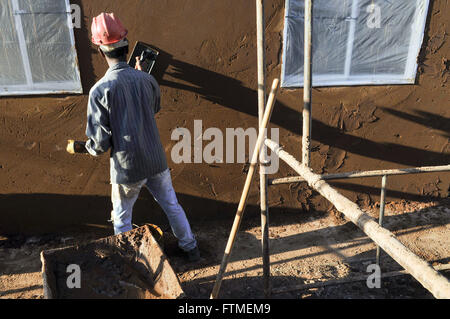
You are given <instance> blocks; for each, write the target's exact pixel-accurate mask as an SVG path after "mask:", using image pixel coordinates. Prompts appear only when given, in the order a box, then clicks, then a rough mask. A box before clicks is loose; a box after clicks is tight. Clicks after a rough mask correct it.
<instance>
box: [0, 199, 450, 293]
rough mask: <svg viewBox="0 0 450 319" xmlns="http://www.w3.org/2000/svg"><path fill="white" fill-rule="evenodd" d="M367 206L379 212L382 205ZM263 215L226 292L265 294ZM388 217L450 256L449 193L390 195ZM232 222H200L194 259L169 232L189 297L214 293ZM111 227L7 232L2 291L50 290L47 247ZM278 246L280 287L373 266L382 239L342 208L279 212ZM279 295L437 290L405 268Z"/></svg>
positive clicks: (274, 268)
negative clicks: (44, 259)
mask: <svg viewBox="0 0 450 319" xmlns="http://www.w3.org/2000/svg"><path fill="white" fill-rule="evenodd" d="M366 211H367V212H368V213H369V214H370V215H371V216H372V217H374V218H377V215H378V207H377V205H374V206H372V207H368V208H367V209H366ZM258 222H259V220H258V219H256V218H254V217H251V218H247V219H245V218H244V222H243V224H242V227H241V231H240V232H239V235H238V239H237V241H236V244H235V247H234V250H233V254H232V257H231V261H230V264H229V266H228V268H227V272H226V276H225V278H224V281H223V284H222V288H221V294H220V297H221V298H244V299H248V298H263V297H264V295H263V289H262V278H261V275H262V261H261V258H260V250H261V248H260V238H261V231H260V228H259V226H258ZM384 225H385V227H386V228H388V229H389V230H391V231H393V232H394V233H395V234H396V235H397V236H398V238H399V239H400V240H401V241H402V242H403V243H404V244H405V245H406V246H407V247H409V248H410V249H411V250H412V251H413V252H414V253H416V254H417V255H419V256H420V257H422V258H424V259H425V260H427V261H429V262H431V263H432V264H433V265H435V266H436V265H438V264H447V263H448V262H449V260H450V245H449V238H450V237H449V235H450V201H449V200H448V199H447V200H442V201H431V202H410V201H402V202H396V203H388V204H387V207H386V217H385V224H384ZM162 227H163V228H164V227H167V225H166V226H164V225H163V226H162ZM230 228H231V224H228V223H223V224H217V223H215V224H214V225H213V224H207V223H204V224H194V225H193V229H194V232H195V233H196V236H197V239H198V242H199V247H200V250H201V253H202V259H201V260H200V261H199V262H197V263H188V262H187V261H186V259H185V258H184V256H182V254H181V253H180V251H179V250H178V248H177V244H176V240H175V238H174V237H173V236H172V235H171V233H170V232H169V231H167V232H165V233H164V236H163V247H164V251H165V253H166V255H167V257H168V259H169V262H170V264H171V265H172V267H173V268H174V270H175V272H176V273H177V275H178V278H179V280H180V282H181V285H182V288H183V289H184V291H185V293H186V295H187V296H188V298H208V297H209V294H210V292H211V289H212V286H213V283H214V280H215V277H216V274H217V271H218V268H219V264H220V261H221V259H222V256H223V251H224V247H225V243H226V240H227V239H228V235H229V231H230ZM110 232H111V229H106V228H105V229H103V230H98V231H97V232H95V233H94V232H83V231H79V230H78V231H73V232H71V233H65V234H52V235H43V236H38V237H19V236H16V237H14V236H13V237H9V238H6V237H2V238H0V298H25V299H28V298H29V299H41V298H43V290H42V278H41V274H40V271H41V262H40V259H39V254H40V252H41V251H42V250H45V249H49V248H56V247H64V246H68V245H74V244H82V243H87V242H89V241H91V240H94V239H97V238H100V237H104V236H107V235H110V234H111V233H110ZM270 248H271V275H272V287H273V288H274V290H278V289H283V288H289V287H292V286H294V285H297V284H304V283H313V282H318V281H327V280H332V279H338V278H347V277H353V276H356V275H361V274H367V273H366V270H367V266H368V265H369V264H373V263H374V260H375V248H376V246H375V244H374V243H373V242H372V241H371V240H369V239H368V238H367V237H366V236H365V235H364V233H362V232H361V231H360V230H359V229H358V228H357V227H356V226H354V225H353V224H352V223H351V222H348V221H346V220H345V219H344V218H343V217H342V216H341V215H340V214H338V213H333V212H330V213H329V214H318V213H315V212H310V213H301V212H300V213H297V214H286V215H285V216H279V215H276V216H273V218H271V228H270ZM381 266H382V271H383V272H388V271H394V270H400V269H401V268H400V266H399V265H398V264H397V263H396V262H395V261H393V260H392V259H391V258H390V257H389V256H387V255H386V254H383V255H382V259H381ZM444 273H445V272H444ZM446 276H447V277H448V273H446ZM272 298H286V299H300V298H325V299H326V298H432V295H431V294H430V293H429V292H428V291H427V290H425V289H424V288H423V287H422V286H421V285H420V284H419V283H418V282H417V281H415V280H414V279H413V278H412V277H410V276H400V277H393V278H386V279H383V280H382V285H381V288H379V289H369V288H368V287H367V285H366V282H355V283H347V284H342V285H337V286H328V287H323V288H314V289H309V290H302V291H298V290H297V291H293V292H285V293H277V294H274V295H272Z"/></svg>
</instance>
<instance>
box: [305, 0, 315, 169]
mask: <svg viewBox="0 0 450 319" xmlns="http://www.w3.org/2000/svg"><path fill="white" fill-rule="evenodd" d="M312 12H313V3H312V0H305V36H304V43H305V53H304V56H305V60H304V63H303V69H304V75H303V136H302V159H303V164H304V165H305V166H308V167H309V166H310V164H311V123H312V117H311V97H312V94H311V90H312V28H313V23H312Z"/></svg>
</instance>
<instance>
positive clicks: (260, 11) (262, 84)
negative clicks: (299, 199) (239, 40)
mask: <svg viewBox="0 0 450 319" xmlns="http://www.w3.org/2000/svg"><path fill="white" fill-rule="evenodd" d="M256 25H257V28H256V29H257V47H258V118H259V127H260V128H261V124H262V120H263V116H264V107H265V105H266V72H265V69H266V67H265V66H266V59H265V36H264V30H265V23H264V0H256ZM266 135H267V134H265V136H264V138H266V137H267V136H266ZM266 164H267V147H266V146H265V145H263V150H262V151H261V158H260V165H259V189H260V208H261V249H262V261H263V287H264V296H265V297H266V298H269V297H270V292H271V287H270V253H269V207H268V205H267V195H268V194H267V188H268V179H267V174H266V171H265V165H266Z"/></svg>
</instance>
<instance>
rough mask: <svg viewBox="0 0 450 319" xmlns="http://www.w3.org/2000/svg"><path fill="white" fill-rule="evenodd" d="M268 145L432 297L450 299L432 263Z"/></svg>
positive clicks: (448, 289) (268, 142)
mask: <svg viewBox="0 0 450 319" xmlns="http://www.w3.org/2000/svg"><path fill="white" fill-rule="evenodd" d="M265 143H266V145H267V147H269V148H270V149H271V150H272V152H274V153H275V154H277V155H278V156H279V158H280V159H282V160H283V161H285V162H286V163H287V164H288V165H289V166H290V167H292V168H293V169H294V170H295V171H296V172H297V173H298V174H299V175H300V176H302V177H303V178H304V179H305V181H307V182H308V185H309V186H310V187H312V188H313V189H315V190H316V191H317V192H319V193H320V194H321V195H322V196H323V197H325V198H326V199H328V200H329V201H330V202H331V203H332V204H333V205H334V206H335V207H336V209H337V210H338V211H340V212H341V213H343V214H344V215H345V216H346V217H347V218H348V219H350V221H352V222H353V223H354V224H355V225H357V226H358V227H359V228H361V230H362V231H364V233H366V235H367V236H369V237H370V238H371V239H372V240H373V241H374V242H375V243H376V244H377V245H379V246H380V247H381V248H382V249H383V250H384V251H385V252H386V253H387V254H388V255H389V256H391V257H392V258H393V259H394V260H395V261H396V262H397V263H399V264H400V265H401V266H402V267H403V268H404V269H405V270H407V271H408V272H409V273H410V274H411V275H412V276H413V277H414V278H416V279H417V281H419V282H420V283H421V284H422V285H423V286H424V287H425V288H426V289H428V290H429V291H430V292H431V293H432V294H433V296H435V297H436V298H446V299H450V282H449V280H448V279H447V278H445V277H444V276H442V275H441V274H439V273H438V272H437V271H436V270H434V269H433V267H432V266H431V265H430V264H429V263H427V262H426V261H425V260H423V259H421V258H420V257H418V256H417V255H415V254H414V253H413V252H412V251H411V250H409V249H408V248H407V247H406V246H404V245H403V244H402V243H401V242H400V241H399V240H398V239H397V238H396V237H395V235H394V234H393V233H392V232H390V231H389V230H387V229H385V228H383V227H381V226H380V225H379V224H378V223H377V222H376V221H375V220H373V219H372V218H371V217H370V216H369V215H367V214H366V213H364V212H363V211H362V210H361V209H360V208H359V207H358V205H356V204H355V203H353V202H352V201H350V200H349V199H348V198H346V197H345V196H343V195H342V194H340V193H339V192H338V191H336V190H335V189H333V188H332V187H331V186H330V185H329V184H327V183H326V182H325V181H324V180H323V179H322V177H321V176H320V175H317V174H314V173H313V172H312V170H311V169H310V168H308V167H305V166H303V165H302V164H301V163H299V162H298V161H297V160H296V159H295V158H294V157H293V156H292V155H290V154H289V153H287V152H286V151H284V150H283V149H282V148H281V147H280V145H278V144H277V143H275V142H274V141H272V140H269V139H266V141H265Z"/></svg>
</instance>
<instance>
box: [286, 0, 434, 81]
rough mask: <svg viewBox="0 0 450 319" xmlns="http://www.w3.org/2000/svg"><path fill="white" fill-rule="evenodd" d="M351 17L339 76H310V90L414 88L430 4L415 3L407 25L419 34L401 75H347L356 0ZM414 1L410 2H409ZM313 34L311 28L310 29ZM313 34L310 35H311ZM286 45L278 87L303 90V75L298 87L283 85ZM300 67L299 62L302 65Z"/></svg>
mask: <svg viewBox="0 0 450 319" xmlns="http://www.w3.org/2000/svg"><path fill="white" fill-rule="evenodd" d="M289 1H290V0H286V8H285V26H284V33H283V37H284V39H287V32H288V30H287V29H288V28H287V23H286V20H287V19H288V15H289ZM352 1H353V2H352V13H351V17H350V27H349V31H348V32H349V33H348V37H347V48H346V58H345V65H344V73H343V74H313V77H312V85H313V86H314V87H327V86H358V85H390V84H414V83H415V80H416V75H417V68H418V63H417V58H418V56H419V53H420V49H421V47H422V43H423V38H424V33H425V27H426V20H427V13H428V9H429V4H430V0H416V2H417V4H416V17H417V19H415V21H414V23H413V24H412V25H411V28H412V29H413V30H419V31H420V32H411V41H410V46H409V50H408V57H407V63H406V66H405V72H404V74H367V75H350V71H351V62H352V55H353V46H354V44H353V41H354V38H355V32H356V29H355V28H356V19H357V18H358V5H359V0H352ZM410 1H414V0H410ZM313 30H314V28H313ZM313 32H314V31H313ZM286 42H287V41H285V40H284V41H283V63H282V67H281V69H282V71H281V86H282V87H284V88H302V87H303V83H304V82H303V74H299V79H300V81H299V85H292V84H287V83H286V81H285V78H284V77H285V67H286V64H285V57H286V53H287V43H286ZM302 63H303V61H302Z"/></svg>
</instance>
